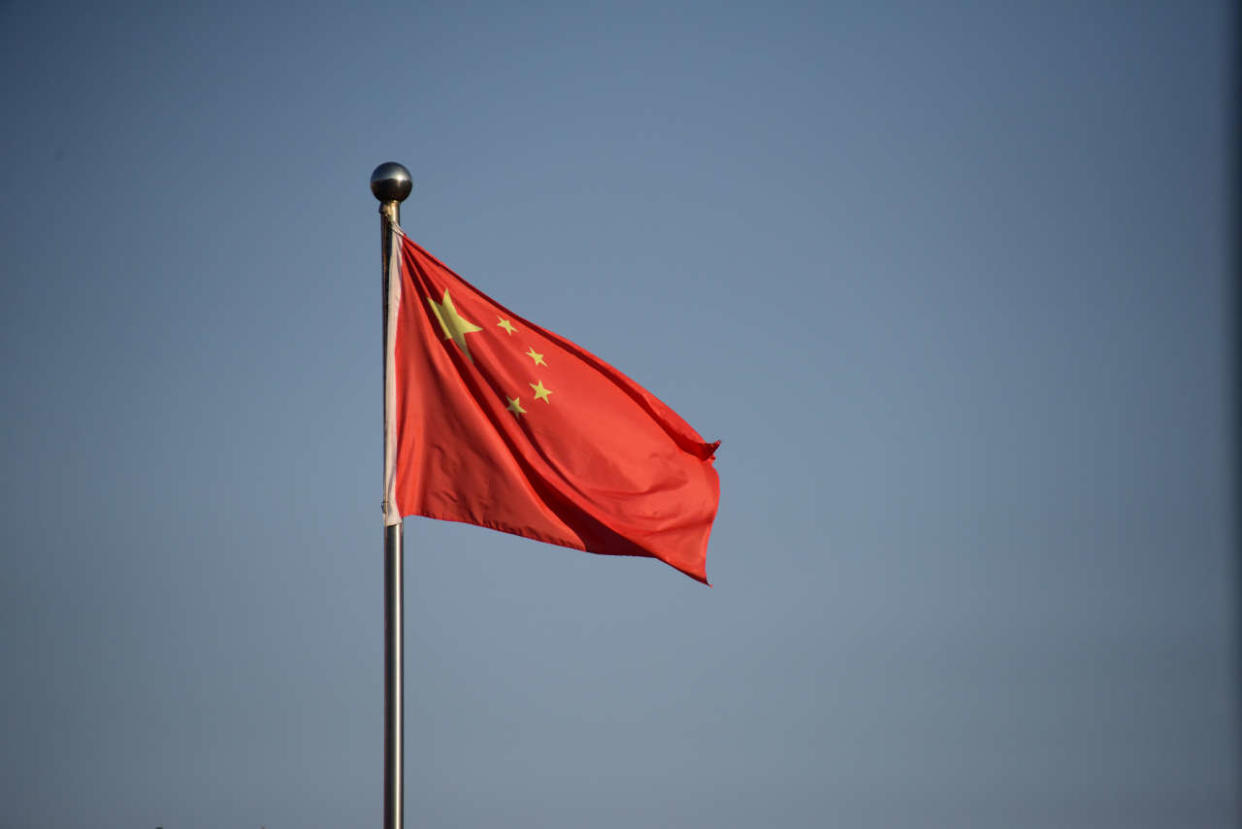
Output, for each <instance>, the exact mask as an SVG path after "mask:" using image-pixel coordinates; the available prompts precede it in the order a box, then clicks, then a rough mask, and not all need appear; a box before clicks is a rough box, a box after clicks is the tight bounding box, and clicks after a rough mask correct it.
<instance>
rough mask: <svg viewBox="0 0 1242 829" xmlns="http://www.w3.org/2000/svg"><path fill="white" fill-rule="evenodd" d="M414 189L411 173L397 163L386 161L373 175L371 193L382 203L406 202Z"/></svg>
mask: <svg viewBox="0 0 1242 829" xmlns="http://www.w3.org/2000/svg"><path fill="white" fill-rule="evenodd" d="M413 189H414V182H413V181H411V180H410V171H409V170H407V169H406V168H405V166H404V165H402V164H398V163H397V162H395V161H386V162H384V163H383V164H381V165H380V166H378V167H376V168H375V172H373V173H371V192H372V193H374V194H375V198H377V199H379V200H380V201H382V202H390V201H396V202H401V201H405V197H406V196H408V195H410V191H411V190H413Z"/></svg>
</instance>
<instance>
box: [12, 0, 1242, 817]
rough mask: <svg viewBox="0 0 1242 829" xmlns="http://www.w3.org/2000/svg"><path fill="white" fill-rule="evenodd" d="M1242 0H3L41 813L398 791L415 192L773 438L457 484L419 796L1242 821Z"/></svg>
mask: <svg viewBox="0 0 1242 829" xmlns="http://www.w3.org/2000/svg"><path fill="white" fill-rule="evenodd" d="M1231 25H1232V24H1231V22H1230V20H1229V19H1228V10H1227V9H1226V8H1225V7H1224V6H1223V5H1215V4H1210V3H1201V4H1172V3H1164V4H1159V3H1148V4H1111V3H1097V4H1076V3H1051V4H1048V3H1017V4H1015V3H996V4H966V3H963V4H937V5H936V6H935V7H934V8H932V7H926V6H924V5H921V4H901V3H898V4H892V3H869V4H856V5H850V6H834V5H830V4H775V5H760V4H745V5H744V4H665V3H660V4H656V3H641V2H639V3H627V4H609V3H581V4H557V3H529V4H486V3H478V4H473V3H452V4H449V3H433V4H417V3H411V4H391V5H358V6H346V5H344V4H342V5H336V6H333V5H329V4H322V5H316V6H306V7H298V6H292V5H291V6H283V7H282V6H275V5H270V4H257V5H255V4H224V3H219V4H210V5H199V6H193V7H190V6H187V7H180V6H177V5H175V4H174V5H168V4H149V5H130V4H113V5H111V6H110V7H107V8H105V7H100V6H96V5H94V4H73V3H68V4H30V3H20V2H12V3H8V4H5V5H3V6H0V102H2V105H3V110H4V112H5V113H6V119H5V120H6V126H5V129H4V130H0V147H2V148H3V158H4V159H5V163H3V164H0V219H2V221H0V263H2V264H3V275H4V279H3V283H2V287H0V291H2V293H0V320H2V325H0V343H2V346H3V354H4V364H5V367H6V370H5V372H4V374H3V376H2V380H0V383H2V384H3V385H0V392H2V393H3V399H4V400H5V401H6V403H5V405H4V407H3V409H0V411H2V415H0V417H2V423H3V435H4V438H3V440H0V457H2V459H3V463H4V468H5V469H6V470H8V474H7V475H6V476H5V477H4V479H3V492H4V497H3V498H2V499H0V511H2V512H0V528H2V529H0V533H2V535H0V542H2V543H0V555H3V559H4V561H3V563H4V573H5V576H4V578H3V579H0V664H2V665H3V670H4V675H5V680H4V681H3V682H2V683H0V717H3V720H2V731H0V733H2V734H3V739H0V759H2V760H3V761H4V767H5V768H6V769H7V772H6V773H5V774H4V775H0V823H3V824H5V825H15V826H23V825H47V826H60V827H112V826H116V827H122V826H124V827H132V826H150V827H154V826H164V827H205V828H206V827H224V826H239V827H258V826H266V827H268V828H269V829H278V827H283V826H299V827H316V826H323V827H329V826H340V825H378V823H379V820H380V807H381V776H380V774H381V761H382V742H381V725H382V700H383V698H382V687H381V678H382V667H383V666H382V653H381V645H382V606H381V604H380V599H381V587H382V578H383V574H382V568H381V563H382V558H381V537H382V534H381V526H380V514H379V507H378V503H379V498H380V430H379V425H380V368H379V223H378V216H377V213H376V206H377V205H376V202H375V200H374V199H373V198H372V196H371V194H370V192H369V190H368V187H367V181H368V177H369V175H370V172H371V170H372V169H373V168H374V167H375V166H376V165H377V164H378V163H380V162H383V161H388V160H395V161H400V162H402V163H404V164H405V165H406V166H408V167H409V168H410V170H411V171H412V173H413V177H414V182H415V187H414V193H413V195H412V196H411V197H410V199H409V200H408V201H407V202H406V203H405V205H404V207H403V214H402V216H403V224H404V225H405V228H406V230H407V232H408V233H409V234H410V235H411V236H412V237H413V238H415V239H416V240H418V241H419V242H420V243H421V244H423V245H424V246H426V247H427V248H428V249H429V250H430V251H432V252H433V253H434V254H435V255H437V256H438V257H440V258H441V259H443V260H444V261H445V262H446V263H448V264H449V265H450V266H451V267H453V268H454V269H455V270H457V271H458V272H459V273H461V274H462V275H463V276H465V277H466V278H467V279H468V280H470V281H471V282H472V283H474V284H475V285H477V286H479V287H480V288H481V289H483V290H485V291H487V292H488V293H490V294H491V295H492V296H493V297H495V298H496V299H497V300H498V301H500V302H502V303H503V304H505V305H506V306H508V307H511V308H513V309H514V310H515V311H517V312H519V313H521V314H523V315H524V316H527V317H529V318H531V319H533V320H535V321H537V322H539V323H540V324H542V325H544V326H546V327H548V328H551V329H552V330H555V331H557V332H558V333H561V334H563V335H565V336H567V337H570V338H571V339H573V340H575V341H577V342H579V343H580V344H582V345H583V346H585V347H586V348H588V349H590V350H591V351H593V352H595V353H596V354H599V355H600V356H601V357H603V358H605V359H606V360H609V361H610V362H612V363H614V364H616V365H617V366H618V367H619V368H621V369H622V370H623V371H625V372H626V373H627V374H629V375H630V376H632V377H634V378H635V379H637V380H638V381H639V382H641V383H643V384H644V385H645V386H646V387H648V388H649V389H651V390H652V391H653V392H655V393H656V394H658V395H659V396H660V397H661V398H662V399H664V400H665V401H666V402H667V403H669V404H670V405H671V406H673V407H674V408H675V409H676V410H677V411H678V412H679V413H680V414H682V415H683V416H684V417H685V418H686V419H687V420H688V421H689V422H690V423H692V424H693V425H694V426H695V428H696V429H697V430H698V431H699V432H701V433H702V434H703V435H704V437H705V438H707V439H709V440H714V439H720V440H721V441H722V447H721V450H720V452H719V455H718V462H717V467H718V469H719V471H720V476H721V482H722V500H721V508H720V514H719V517H718V519H717V523H716V527H715V530H714V533H713V536H712V542H711V546H710V549H709V555H708V572H709V575H710V577H711V579H712V582H713V584H714V585H715V586H714V587H713V588H712V589H707V588H705V587H702V586H701V585H698V584H696V583H694V582H692V581H691V580H689V579H687V578H685V577H683V576H680V575H678V574H677V573H676V572H674V571H672V570H671V569H669V568H667V567H665V566H663V565H660V564H658V563H657V562H653V561H641V560H633V559H612V558H605V557H598V556H588V555H584V554H581V553H576V552H573V551H570V550H563V549H559V548H555V547H549V546H545V545H539V544H537V543H534V542H530V541H526V540H523V539H519V538H515V537H511V536H506V535H501V534H498V533H491V532H488V531H486V530H482V529H478V528H473V527H465V526H457V525H449V524H440V523H435V522H431V521H426V520H422V519H411V520H410V521H408V522H407V526H406V540H407V541H406V543H407V547H408V552H407V565H406V566H407V604H408V606H407V621H406V625H407V637H408V643H407V650H406V659H407V684H408V696H407V700H406V717H407V720H408V724H407V737H406V739H407V748H406V752H407V766H408V768H407V772H408V773H407V778H406V791H407V810H408V814H409V816H410V817H409V825H411V826H427V827H436V826H445V827H448V826H471V825H506V826H514V827H556V826H566V827H570V826H584V825H589V826H593V827H605V828H607V827H632V826H635V825H643V826H677V827H724V826H738V827H750V826H761V825H762V826H781V827H803V826H806V827H811V826H823V825H840V826H850V827H868V826H875V827H893V826H912V827H915V826H917V827H929V826H946V827H948V826H952V827H962V826H984V827H991V826H1012V827H1074V826H1084V827H1085V826H1090V827H1114V826H1115V827H1127V829H1132V827H1142V826H1152V827H1164V826H1169V825H1177V826H1185V827H1199V826H1202V827H1209V826H1211V827H1216V826H1225V825H1230V821H1231V819H1232V817H1233V814H1234V812H1233V804H1234V802H1235V798H1236V797H1237V795H1238V784H1237V782H1236V781H1237V779H1238V777H1239V774H1238V767H1237V761H1236V758H1235V753H1234V746H1233V737H1234V735H1235V733H1236V730H1235V727H1234V724H1233V723H1234V708H1233V706H1234V702H1233V701H1234V698H1235V696H1236V688H1235V687H1234V666H1233V663H1232V659H1233V656H1232V654H1233V651H1232V648H1233V647H1234V643H1233V638H1232V633H1231V620H1232V618H1233V613H1234V604H1233V603H1234V601H1235V599H1234V596H1233V595H1232V593H1231V584H1232V579H1233V575H1232V572H1233V571H1232V566H1233V565H1232V564H1231V561H1230V537H1229V525H1230V518H1231V516H1230V507H1231V501H1230V498H1229V496H1228V488H1227V483H1228V477H1229V468H1228V457H1229V445H1230V443H1229V429H1228V424H1229V418H1228V409H1227V404H1228V386H1227V368H1228V361H1227V353H1228V330H1229V328H1228V325H1229V319H1228V315H1227V301H1226V300H1227V296H1228V293H1227V288H1228V285H1227V276H1228V270H1227V268H1226V253H1227V245H1228V241H1229V233H1228V230H1229V228H1228V225H1227V215H1226V207H1227V204H1228V198H1227V197H1228V193H1227V189H1226V185H1227V177H1226V172H1227V152H1228V148H1229V140H1230V139H1229V123H1230V117H1231V116H1230V112H1229V111H1228V109H1227V107H1226V100H1227V94H1226V93H1227V90H1228V82H1229V77H1230V76H1229V62H1230V60H1231V57H1230V51H1231V48H1232V46H1231V44H1230V43H1229V41H1228V37H1227V35H1228V32H1229V29H1230V26H1231Z"/></svg>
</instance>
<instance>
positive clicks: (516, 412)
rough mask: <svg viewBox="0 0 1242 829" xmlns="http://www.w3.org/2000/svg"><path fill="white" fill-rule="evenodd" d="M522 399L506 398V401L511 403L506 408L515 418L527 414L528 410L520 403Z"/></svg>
mask: <svg viewBox="0 0 1242 829" xmlns="http://www.w3.org/2000/svg"><path fill="white" fill-rule="evenodd" d="M521 399H522V398H520V397H506V398H505V400H508V401H509V405H508V406H506V407H505V408H506V409H508V410H509V411H511V412H513V416H514V417H521V416H522V415H524V414H526V410H525V409H523V408H522V404H521V402H520V401H521Z"/></svg>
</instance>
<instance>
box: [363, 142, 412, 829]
mask: <svg viewBox="0 0 1242 829" xmlns="http://www.w3.org/2000/svg"><path fill="white" fill-rule="evenodd" d="M412 186H413V185H412V183H411V180H410V171H409V170H407V169H406V168H405V167H403V166H401V165H400V164H397V163H394V162H391V161H390V162H388V163H386V164H381V165H380V166H378V167H376V168H375V172H373V173H372V174H371V192H372V193H373V194H375V198H377V199H379V202H380V208H379V209H380V251H381V257H382V260H383V268H382V273H383V283H382V286H381V290H380V295H381V297H382V299H381V304H382V308H383V328H382V332H383V334H382V337H383V339H382V342H383V343H384V346H383V352H384V361H383V367H384V375H383V384H382V385H383V388H384V397H383V412H384V458H385V464H384V466H385V471H384V478H385V480H384V493H385V494H384V497H385V499H387V497H388V492H387V489H388V481H387V477H388V469H387V464H388V461H387V459H388V458H390V457H391V450H392V448H393V447H391V446H390V440H391V434H392V431H391V430H390V429H389V428H388V426H389V424H388V410H389V406H388V357H389V355H388V280H389V279H400V278H401V277H400V274H391V273H389V270H390V263H391V261H392V242H393V232H392V225H393V224H399V223H400V218H401V207H400V204H401V202H403V201H405V197H406V196H408V195H410V190H411V189H412ZM387 507H388V505H387V503H385V514H387V512H388V509H387ZM402 535H403V533H402V525H401V524H393V525H390V526H385V527H384V829H402V827H404V826H405V812H404V799H405V794H404V788H405V774H404V765H405V762H404V761H405V747H404V743H405V729H404V714H405V694H404V690H403V688H402V682H403V680H404V678H405V670H404V667H403V661H404V660H403V658H402V657H403V639H404V635H403V634H404V632H405V609H404V605H403V593H404V587H405V577H404V573H403V571H402V551H401V542H402Z"/></svg>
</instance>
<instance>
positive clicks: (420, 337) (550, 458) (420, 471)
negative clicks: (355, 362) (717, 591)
mask: <svg viewBox="0 0 1242 829" xmlns="http://www.w3.org/2000/svg"><path fill="white" fill-rule="evenodd" d="M394 236H395V238H394V244H393V248H394V251H393V258H394V260H396V259H397V258H398V255H399V258H400V263H399V264H400V268H399V271H400V278H399V281H398V282H397V284H395V285H391V287H390V292H389V296H388V308H389V311H388V313H389V321H388V325H389V331H390V336H389V340H388V346H387V347H388V348H389V349H390V353H389V355H388V357H389V360H388V362H389V366H390V370H389V377H388V380H387V383H388V388H389V395H388V400H389V403H387V404H386V409H387V410H388V413H389V414H388V416H389V417H390V418H392V421H391V423H392V427H393V428H394V431H395V434H394V435H393V437H394V438H395V440H394V445H395V451H394V452H393V457H391V458H389V459H388V463H389V464H390V467H389V469H388V472H387V473H386V486H387V488H388V492H387V493H386V494H385V501H386V504H387V509H388V511H389V515H390V516H394V517H397V520H399V516H409V515H422V516H426V517H428V518H438V519H444V520H449V521H463V522H466V523H469V524H476V525H479V526H483V527H490V528H491V529H495V530H501V531H503V532H508V533H514V534H516V535H521V536H525V537H527V538H532V539H536V540H538V541H545V542H548V543H551V544H557V545H561V546H564V547H572V548H575V549H578V550H585V551H587V552H592V553H601V554H605V555H628V556H648V557H652V558H657V559H659V560H661V561H664V562H665V563H667V564H669V565H671V566H673V567H675V568H677V569H678V570H680V571H681V572H683V573H685V574H686V575H688V576H690V577H692V578H694V579H697V580H699V581H701V582H703V583H705V584H706V583H707V571H706V558H707V540H708V536H709V534H710V532H711V525H712V521H713V520H714V518H715V516H716V508H717V504H718V502H719V498H720V485H719V479H718V477H717V474H716V470H715V467H714V466H713V461H714V453H715V451H716V447H717V446H719V442H715V443H708V442H706V441H704V440H703V438H702V437H700V436H699V434H698V433H697V432H696V431H695V430H694V429H693V428H691V427H690V425H689V424H687V423H686V422H685V421H684V420H682V419H681V417H679V416H678V415H677V414H676V413H675V412H674V411H673V410H672V409H670V408H669V407H668V406H666V405H664V404H663V403H662V402H660V401H659V400H658V399H656V397H655V396H654V395H652V394H651V393H650V392H648V391H646V390H645V389H643V388H642V387H641V386H639V385H638V384H637V383H635V382H634V381H633V380H631V379H630V378H628V377H626V376H625V375H624V374H622V373H621V372H620V371H618V370H617V369H615V368H613V367H612V366H610V365H609V364H608V363H605V362H604V361H603V360H600V359H599V358H598V357H596V356H594V355H593V354H591V353H590V352H588V351H586V350H584V349H582V348H580V347H579V346H577V345H575V344H574V343H572V342H570V341H569V340H566V339H565V338H563V337H560V336H558V335H556V334H554V333H552V332H551V331H547V330H545V329H543V328H541V327H539V326H538V325H535V324H534V323H532V322H530V321H529V320H527V319H525V318H524V317H521V316H519V315H517V314H515V313H513V312H512V311H510V310H508V309H507V308H505V307H504V306H502V305H500V304H499V303H497V302H496V301H495V300H493V299H491V298H489V297H487V296H485V295H484V294H483V293H482V292H480V291H479V290H478V289H476V288H475V287H473V286H472V285H470V284H469V283H468V282H466V281H465V280H464V279H462V278H461V277H460V276H458V275H457V274H455V273H453V271H452V270H450V269H449V268H448V267H447V266H445V265H444V264H443V263H442V262H440V261H439V260H438V259H436V258H435V257H434V256H432V255H431V254H429V253H427V252H426V251H425V250H423V249H422V248H421V247H419V246H418V245H417V244H415V243H414V242H413V241H411V240H409V239H408V238H406V237H405V235H404V234H403V233H401V232H400V230H399V229H398V228H395V227H394ZM395 264H397V263H396V262H395V261H394V265H395ZM391 273H392V276H391V277H390V282H391V281H392V280H396V278H397V269H396V268H393V269H392V270H391ZM389 521H390V523H391V522H392V519H389Z"/></svg>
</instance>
